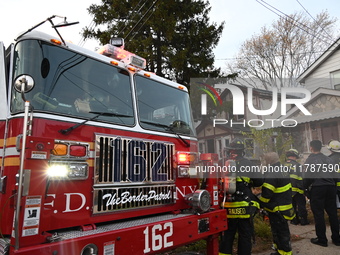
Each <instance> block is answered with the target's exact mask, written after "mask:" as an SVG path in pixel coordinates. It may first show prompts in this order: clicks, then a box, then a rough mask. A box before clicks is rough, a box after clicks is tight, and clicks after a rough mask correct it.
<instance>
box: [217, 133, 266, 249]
mask: <svg viewBox="0 0 340 255" xmlns="http://www.w3.org/2000/svg"><path fill="white" fill-rule="evenodd" d="M227 149H228V156H229V159H230V160H234V161H235V164H236V165H235V166H236V172H237V173H241V172H240V169H241V167H251V166H254V164H253V163H252V162H251V161H250V160H248V159H246V158H244V154H245V152H244V150H245V146H244V143H243V141H242V140H240V139H234V140H233V141H232V142H231V143H230V145H229V147H228V148H227ZM256 177H258V176H256ZM262 182H263V181H262V178H261V176H260V177H259V178H253V176H250V175H249V174H242V175H239V174H237V176H236V189H235V192H234V193H233V194H227V195H228V199H225V201H224V202H223V204H222V206H223V207H224V208H226V210H227V218H228V230H226V231H224V232H223V234H222V237H221V242H220V253H219V255H227V254H232V248H233V242H234V239H235V235H236V232H238V254H239V255H248V254H251V249H252V238H253V237H254V224H253V216H254V214H255V212H256V211H257V210H258V209H259V203H258V202H257V201H256V200H257V199H256V196H255V195H253V193H252V187H260V186H261V185H262Z"/></svg>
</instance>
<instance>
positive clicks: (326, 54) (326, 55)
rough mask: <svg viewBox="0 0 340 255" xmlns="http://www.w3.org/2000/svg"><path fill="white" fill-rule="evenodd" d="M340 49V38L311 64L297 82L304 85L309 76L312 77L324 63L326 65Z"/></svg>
mask: <svg viewBox="0 0 340 255" xmlns="http://www.w3.org/2000/svg"><path fill="white" fill-rule="evenodd" d="M338 49H340V37H339V38H338V39H337V40H336V41H335V42H334V43H333V44H332V45H331V46H330V47H329V48H328V49H327V50H326V51H325V52H324V53H323V54H322V55H321V56H320V57H319V58H318V59H317V60H315V61H314V63H313V64H311V65H310V66H309V67H308V68H307V69H306V70H305V71H304V72H303V73H302V74H300V76H299V77H298V78H297V81H298V82H300V83H304V81H305V79H306V78H307V76H308V75H310V74H311V73H312V72H313V71H315V69H317V68H318V67H319V66H320V65H321V64H322V63H324V62H325V61H326V60H327V59H328V58H329V57H330V56H332V55H333V53H334V52H335V51H337V50H338Z"/></svg>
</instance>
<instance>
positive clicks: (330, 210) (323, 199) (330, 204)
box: [310, 186, 340, 243]
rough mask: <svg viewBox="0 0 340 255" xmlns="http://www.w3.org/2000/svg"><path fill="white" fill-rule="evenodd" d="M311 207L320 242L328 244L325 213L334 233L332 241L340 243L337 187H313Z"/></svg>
mask: <svg viewBox="0 0 340 255" xmlns="http://www.w3.org/2000/svg"><path fill="white" fill-rule="evenodd" d="M310 205H311V209H312V212H313V215H314V221H315V232H316V236H317V237H318V239H319V241H320V242H323V243H327V241H328V240H327V237H326V223H325V215H324V214H325V213H324V211H326V213H327V214H328V218H329V223H330V227H331V232H332V236H331V238H332V240H333V241H334V242H340V236H339V221H338V216H337V208H336V187H335V186H314V187H313V186H312V188H311V191H310Z"/></svg>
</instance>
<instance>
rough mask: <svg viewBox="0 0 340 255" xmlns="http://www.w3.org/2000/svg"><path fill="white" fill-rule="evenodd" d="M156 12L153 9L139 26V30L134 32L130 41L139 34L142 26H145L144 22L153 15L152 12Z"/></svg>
mask: <svg viewBox="0 0 340 255" xmlns="http://www.w3.org/2000/svg"><path fill="white" fill-rule="evenodd" d="M154 12H155V10H153V11H152V12H151V13H150V15H149V16H148V17H147V18H146V19H145V20H144V22H143V24H142V25H141V26H140V27H139V28H138V30H137V31H136V32H135V33H134V34H133V36H132V37H131V39H130V41H131V40H132V39H133V38H134V37H135V36H136V35H137V33H138V32H139V31H140V30H141V28H142V27H143V26H144V24H145V23H146V22H147V21H148V20H149V19H150V17H151V16H152V14H153V13H154Z"/></svg>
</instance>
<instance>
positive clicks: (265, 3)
mask: <svg viewBox="0 0 340 255" xmlns="http://www.w3.org/2000/svg"><path fill="white" fill-rule="evenodd" d="M256 2H258V3H259V4H261V5H262V6H263V7H265V8H266V9H268V10H270V11H271V12H273V13H275V14H276V15H278V16H279V17H281V18H283V16H281V15H280V14H279V13H281V14H283V15H284V16H285V17H287V18H289V19H291V20H293V21H294V22H295V23H292V24H294V25H295V26H297V27H298V28H300V29H301V30H303V31H305V32H306V33H307V34H309V35H311V36H313V37H314V38H316V39H319V40H320V41H322V42H324V43H326V44H330V43H329V42H327V41H325V40H323V39H322V38H320V37H318V36H316V35H315V34H312V33H310V32H309V31H308V30H306V29H304V28H302V27H301V26H298V25H297V24H300V25H303V26H305V27H307V29H310V30H312V29H311V28H309V27H308V26H306V25H305V24H302V23H300V22H298V21H296V20H295V19H293V18H292V17H290V16H289V15H287V14H285V13H283V12H281V11H280V10H278V9H277V8H275V7H273V6H272V5H270V4H268V3H267V2H265V1H264V0H261V2H263V3H261V2H260V0H256ZM266 5H268V6H269V7H270V8H269V7H268V6H266ZM271 8H272V9H271ZM273 9H274V10H276V11H277V12H279V13H277V12H275V11H274V10H273ZM323 37H324V38H325V36H323ZM327 39H328V38H327Z"/></svg>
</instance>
